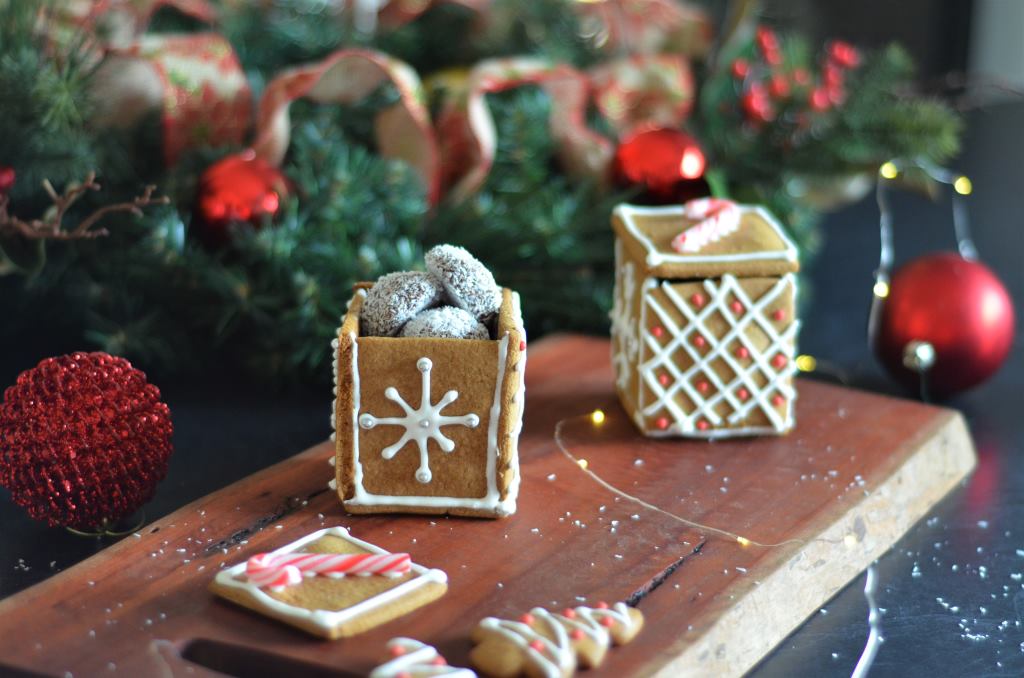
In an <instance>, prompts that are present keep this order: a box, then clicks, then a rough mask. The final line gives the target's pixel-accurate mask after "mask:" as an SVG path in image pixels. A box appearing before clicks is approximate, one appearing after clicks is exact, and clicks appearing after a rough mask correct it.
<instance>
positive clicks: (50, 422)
mask: <svg viewBox="0 0 1024 678" xmlns="http://www.w3.org/2000/svg"><path fill="white" fill-rule="evenodd" d="M172 431H173V427H172V424H171V414H170V410H168V408H167V405H165V404H164V403H163V402H161V400H160V391H159V390H158V389H157V388H156V386H153V385H152V384H150V383H148V382H147V381H146V375H145V374H143V373H142V372H141V371H140V370H137V369H135V368H134V367H132V365H131V363H129V362H128V361H127V360H124V359H123V358H116V357H114V356H112V355H108V354H106V353H73V354H71V355H66V356H62V357H59V358H47V359H46V360H43V361H42V362H41V363H39V364H38V365H37V366H36V367H34V368H32V369H30V370H27V371H25V372H22V373H21V375H19V376H18V380H17V382H16V383H15V384H14V385H13V386H11V387H10V388H8V389H7V391H6V392H5V393H4V399H3V403H2V404H0V485H3V486H4V487H6V488H7V489H8V490H9V491H10V493H11V498H12V499H13V500H14V502H15V503H16V504H18V505H19V506H21V507H23V508H24V509H25V510H26V511H28V514H29V515H30V516H31V517H32V518H35V519H36V520H45V521H46V522H48V523H49V524H50V525H63V526H65V527H70V528H74V529H79V530H94V529H97V528H101V527H104V526H107V525H109V524H111V523H114V522H116V521H117V520H120V519H122V518H125V517H127V516H130V515H131V514H132V513H134V512H135V511H137V510H138V509H139V508H140V507H141V506H142V505H143V504H145V503H146V502H147V501H149V500H150V499H151V498H152V497H153V493H154V491H155V490H156V485H157V483H159V482H160V481H161V480H163V478H164V476H165V475H166V474H167V464H168V459H169V458H170V456H171V433H172Z"/></svg>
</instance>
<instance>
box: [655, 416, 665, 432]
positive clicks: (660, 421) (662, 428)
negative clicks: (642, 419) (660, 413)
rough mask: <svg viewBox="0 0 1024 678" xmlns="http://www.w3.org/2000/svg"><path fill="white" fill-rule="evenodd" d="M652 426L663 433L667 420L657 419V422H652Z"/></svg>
mask: <svg viewBox="0 0 1024 678" xmlns="http://www.w3.org/2000/svg"><path fill="white" fill-rule="evenodd" d="M654 425H655V426H657V427H658V428H660V429H661V430H662V431H664V430H665V429H667V428H668V419H666V418H665V417H658V420H657V421H655V422H654Z"/></svg>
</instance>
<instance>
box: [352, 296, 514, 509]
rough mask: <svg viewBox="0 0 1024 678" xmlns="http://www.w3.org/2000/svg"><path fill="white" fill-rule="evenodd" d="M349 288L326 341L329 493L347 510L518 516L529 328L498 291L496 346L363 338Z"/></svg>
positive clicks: (359, 300) (358, 300) (357, 300)
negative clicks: (330, 392) (331, 367)
mask: <svg viewBox="0 0 1024 678" xmlns="http://www.w3.org/2000/svg"><path fill="white" fill-rule="evenodd" d="M365 289H366V286H365V285H363V286H359V287H357V290H356V294H355V296H354V297H353V299H352V302H351V304H350V306H349V311H348V313H347V315H346V317H345V320H344V321H343V323H342V326H341V328H340V329H339V332H338V338H337V340H336V341H335V344H334V347H335V383H336V399H335V406H334V412H333V425H334V428H335V443H336V458H335V473H336V476H335V485H334V486H335V487H336V488H337V491H338V495H339V497H340V498H341V501H342V504H343V505H344V507H345V509H346V510H347V511H348V512H350V513H395V512H405V513H423V514H445V513H447V514H453V515H460V516H476V517H487V518H496V517H502V516H507V515H511V514H512V513H514V512H515V509H516V498H517V495H518V490H519V452H518V439H519V433H520V431H521V429H522V417H523V402H524V389H525V384H524V379H523V377H524V371H525V367H526V333H525V330H524V329H523V321H522V312H521V310H520V307H519V295H518V294H516V293H515V292H512V291H511V290H508V289H505V290H502V304H501V308H500V310H499V312H498V316H497V318H495V319H494V320H493V321H492V322H493V323H494V332H493V334H492V336H494V337H495V338H494V339H490V338H487V339H451V338H438V337H399V338H391V337H375V336H363V335H362V334H361V331H360V330H361V328H360V309H361V307H362V304H363V301H364V299H365V295H366V292H365Z"/></svg>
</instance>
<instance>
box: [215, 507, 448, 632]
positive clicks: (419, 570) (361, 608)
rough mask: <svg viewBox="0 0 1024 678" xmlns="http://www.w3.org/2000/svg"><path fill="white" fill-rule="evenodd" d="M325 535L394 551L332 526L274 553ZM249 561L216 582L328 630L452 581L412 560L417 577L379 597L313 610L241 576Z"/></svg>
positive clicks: (220, 574)
mask: <svg viewBox="0 0 1024 678" xmlns="http://www.w3.org/2000/svg"><path fill="white" fill-rule="evenodd" d="M325 536H333V537H339V538H341V539H344V540H346V541H348V542H350V543H352V544H355V545H356V546H359V547H360V548H363V549H366V550H367V551H369V552H371V553H376V554H378V555H383V554H387V553H390V551H387V550H385V549H382V548H381V547H379V546H377V545H376V544H371V543H369V542H366V541H363V540H362V539H357V538H356V537H353V536H352V535H351V534H349V531H348V530H347V529H345V528H344V527H328V528H325V529H322V530H317V531H316V532H313V533H312V534H308V535H306V536H305V537H302V538H301V539H298V540H296V541H293V542H292V543H290V544H286V545H284V546H282V547H281V548H279V549H276V550H275V551H272V552H271V555H278V554H280V553H291V552H293V551H297V550H298V549H299V548H301V547H303V546H305V545H306V544H308V543H310V542H313V541H316V540H317V539H320V538H321V537H325ZM245 564H246V561H243V562H241V563H239V564H237V565H233V566H231V567H229V568H227V569H224V570H221V571H220V572H218V573H217V576H216V579H215V580H216V582H217V583H218V584H220V585H221V586H226V587H228V588H233V589H241V590H243V591H245V592H246V593H247V594H248V595H249V596H250V597H251V598H253V599H254V600H256V601H257V602H258V603H260V604H261V605H263V606H264V607H266V608H267V609H269V610H272V611H274V612H276V613H278V614H280V615H283V616H286V617H290V618H293V619H300V620H303V621H308V622H310V623H312V624H313V625H314V626H316V627H317V628H320V629H324V630H325V631H329V630H331V629H335V628H337V627H338V626H340V625H342V624H344V623H345V622H348V621H351V620H352V619H355V618H356V617H359V616H360V615H363V614H365V613H367V612H369V611H371V610H373V609H376V608H378V607H381V606H382V605H386V604H388V603H390V602H392V601H393V600H395V599H398V598H401V597H403V596H406V595H408V594H409V593H411V592H412V591H414V590H416V589H418V588H420V587H422V586H425V585H427V584H430V583H436V584H445V583H447V582H448V575H447V574H445V573H444V572H443V571H442V570H438V569H428V568H426V567H423V566H422V565H417V564H416V563H412V571H413V572H414V573H415V574H416V577H415V578H413V579H410V580H409V581H406V582H404V583H402V584H400V585H398V586H396V587H395V588H393V589H388V590H387V591H382V592H381V593H378V594H377V595H375V596H372V597H370V598H367V599H366V600H363V601H360V602H358V603H356V604H355V605H353V606H352V607H346V608H345V609H343V610H310V609H308V608H305V607H299V606H297V605H289V604H288V603H284V602H282V601H280V600H277V599H276V598H272V597H271V596H269V595H267V593H266V592H265V591H264V590H263V589H261V588H260V587H258V586H256V585H255V584H252V583H250V582H248V581H243V580H240V579H238V575H240V574H243V575H244V574H245Z"/></svg>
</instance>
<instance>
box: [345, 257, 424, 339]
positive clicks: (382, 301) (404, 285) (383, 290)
mask: <svg viewBox="0 0 1024 678" xmlns="http://www.w3.org/2000/svg"><path fill="white" fill-rule="evenodd" d="M443 293H444V290H443V289H442V288H441V286H440V285H439V284H438V282H437V281H436V280H434V278H432V277H431V276H430V275H428V274H426V273H417V272H412V271H400V272H398V273H388V274H387V275H385V276H381V277H380V278H379V279H378V280H377V282H376V283H374V285H373V287H371V288H370V291H369V292H367V293H366V300H365V301H363V309H362V312H361V313H360V315H359V320H360V322H361V323H362V333H363V335H365V336H374V337H393V336H395V335H396V334H398V331H399V330H401V329H402V326H403V325H405V323H407V322H409V321H410V320H412V319H413V318H414V317H415V316H416V315H417V314H419V313H420V312H421V311H424V310H426V309H428V308H430V307H431V306H433V305H434V304H436V303H437V302H439V301H440V300H441V295H442V294H443Z"/></svg>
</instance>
